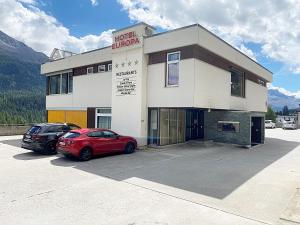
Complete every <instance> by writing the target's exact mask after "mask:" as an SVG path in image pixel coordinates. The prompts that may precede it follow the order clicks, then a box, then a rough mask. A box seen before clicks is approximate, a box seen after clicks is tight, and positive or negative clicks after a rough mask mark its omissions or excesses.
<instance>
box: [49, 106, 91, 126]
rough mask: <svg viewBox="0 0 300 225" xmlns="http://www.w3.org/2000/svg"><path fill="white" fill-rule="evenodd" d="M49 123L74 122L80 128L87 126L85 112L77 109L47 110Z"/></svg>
mask: <svg viewBox="0 0 300 225" xmlns="http://www.w3.org/2000/svg"><path fill="white" fill-rule="evenodd" d="M48 122H49V123H55V122H60V123H74V124H76V125H78V126H80V127H82V128H85V127H87V113H86V111H79V110H48Z"/></svg>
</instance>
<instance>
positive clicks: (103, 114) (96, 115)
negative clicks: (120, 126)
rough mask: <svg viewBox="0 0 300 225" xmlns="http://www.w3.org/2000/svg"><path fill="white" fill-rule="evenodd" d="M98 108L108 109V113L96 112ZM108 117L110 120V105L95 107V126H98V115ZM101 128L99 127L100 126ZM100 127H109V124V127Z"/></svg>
mask: <svg viewBox="0 0 300 225" xmlns="http://www.w3.org/2000/svg"><path fill="white" fill-rule="evenodd" d="M98 109H109V110H110V113H98ZM101 116H102V117H110V121H112V112H111V108H110V107H103V108H96V109H95V128H99V127H97V125H98V117H101ZM100 129H101V128H100ZM102 129H108V130H109V129H111V126H110V127H109V128H102Z"/></svg>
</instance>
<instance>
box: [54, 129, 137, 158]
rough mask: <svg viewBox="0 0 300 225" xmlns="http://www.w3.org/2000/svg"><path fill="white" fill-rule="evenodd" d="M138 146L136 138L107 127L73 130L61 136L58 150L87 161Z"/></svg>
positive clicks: (129, 151) (133, 149) (131, 149)
mask: <svg viewBox="0 0 300 225" xmlns="http://www.w3.org/2000/svg"><path fill="white" fill-rule="evenodd" d="M136 147H137V142H136V140H135V139H134V138H132V137H128V136H121V135H119V134H117V133H115V132H113V131H111V130H106V129H80V130H72V131H70V132H68V133H66V134H65V135H64V136H62V137H61V138H59V140H58V142H57V151H58V152H60V153H62V154H64V155H65V156H68V155H72V156H75V157H78V158H79V159H80V160H83V161H87V160H90V159H91V158H92V157H93V156H96V155H102V154H106V153H115V152H124V153H127V154H129V153H133V152H134V151H135V149H136Z"/></svg>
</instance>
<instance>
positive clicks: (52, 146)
mask: <svg viewBox="0 0 300 225" xmlns="http://www.w3.org/2000/svg"><path fill="white" fill-rule="evenodd" d="M46 153H47V154H56V153H57V151H56V142H55V141H50V142H49V143H48V144H47V145H46Z"/></svg>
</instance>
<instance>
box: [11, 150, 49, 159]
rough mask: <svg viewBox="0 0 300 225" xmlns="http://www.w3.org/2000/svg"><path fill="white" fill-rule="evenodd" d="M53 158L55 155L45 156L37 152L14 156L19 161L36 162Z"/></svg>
mask: <svg viewBox="0 0 300 225" xmlns="http://www.w3.org/2000/svg"><path fill="white" fill-rule="evenodd" d="M51 156H53V155H43V154H40V153H37V152H32V151H30V152H25V153H21V154H17V155H14V156H13V157H14V158H15V159H18V160H35V159H43V158H48V157H51Z"/></svg>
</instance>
